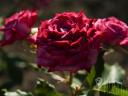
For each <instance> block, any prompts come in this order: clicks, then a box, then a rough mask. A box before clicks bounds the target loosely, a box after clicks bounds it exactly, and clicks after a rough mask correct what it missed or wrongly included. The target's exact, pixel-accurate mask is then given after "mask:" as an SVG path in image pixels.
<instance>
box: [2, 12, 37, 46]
mask: <svg viewBox="0 0 128 96" xmlns="http://www.w3.org/2000/svg"><path fill="white" fill-rule="evenodd" d="M36 19H37V13H36V12H35V11H30V10H24V11H21V12H19V13H15V14H14V15H12V16H11V17H9V18H6V19H5V25H4V26H3V27H2V28H0V31H3V39H2V40H0V46H3V45H7V44H10V43H13V42H14V41H16V40H22V39H25V38H27V36H28V35H29V33H30V30H31V27H32V26H33V25H34V24H35V21H36Z"/></svg>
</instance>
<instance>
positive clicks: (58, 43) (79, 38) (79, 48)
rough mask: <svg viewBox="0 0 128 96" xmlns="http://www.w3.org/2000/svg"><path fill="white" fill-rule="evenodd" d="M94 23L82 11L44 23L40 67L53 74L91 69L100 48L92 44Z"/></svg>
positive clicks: (41, 27)
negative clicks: (91, 32)
mask: <svg viewBox="0 0 128 96" xmlns="http://www.w3.org/2000/svg"><path fill="white" fill-rule="evenodd" d="M90 21H91V20H89V19H88V18H87V17H86V16H85V15H84V14H83V13H82V12H80V13H75V12H64V13H61V14H56V15H55V17H54V18H53V19H50V20H46V21H42V22H41V25H40V27H39V32H38V34H37V55H38V57H37V63H38V65H39V66H43V67H47V68H48V69H49V71H70V72H76V71H78V70H80V69H86V70H90V68H91V66H92V65H93V64H95V62H96V58H97V54H98V47H99V46H93V47H92V46H91V45H92V44H90V43H89V42H88V41H90V40H88V38H87V36H86V35H87V33H86V32H87V30H88V29H89V26H90ZM94 45H95V44H94Z"/></svg>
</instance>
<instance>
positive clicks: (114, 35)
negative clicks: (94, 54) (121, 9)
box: [94, 17, 128, 46]
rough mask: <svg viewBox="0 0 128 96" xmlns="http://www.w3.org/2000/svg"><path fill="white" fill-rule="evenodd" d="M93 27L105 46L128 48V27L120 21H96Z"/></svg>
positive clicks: (106, 19) (111, 18) (110, 19)
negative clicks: (98, 32)
mask: <svg viewBox="0 0 128 96" xmlns="http://www.w3.org/2000/svg"><path fill="white" fill-rule="evenodd" d="M94 25H95V28H96V30H98V31H100V32H101V33H100V34H101V35H102V39H103V42H104V43H105V44H108V45H118V46H120V45H124V46H125V45H126V46H128V26H127V24H125V23H124V22H122V21H121V20H118V19H117V18H115V17H109V18H104V19H98V20H97V21H96V22H95V24H94Z"/></svg>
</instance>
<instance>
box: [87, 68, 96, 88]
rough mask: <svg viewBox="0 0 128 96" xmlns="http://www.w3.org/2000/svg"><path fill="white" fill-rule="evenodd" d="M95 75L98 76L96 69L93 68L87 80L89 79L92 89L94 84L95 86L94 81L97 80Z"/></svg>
mask: <svg viewBox="0 0 128 96" xmlns="http://www.w3.org/2000/svg"><path fill="white" fill-rule="evenodd" d="M95 75H96V71H95V68H94V67H92V69H91V71H90V73H89V74H88V75H87V77H86V79H87V82H88V84H89V86H90V87H92V84H93V81H94V78H95Z"/></svg>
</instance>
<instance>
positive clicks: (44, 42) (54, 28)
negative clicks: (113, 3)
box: [0, 10, 128, 72]
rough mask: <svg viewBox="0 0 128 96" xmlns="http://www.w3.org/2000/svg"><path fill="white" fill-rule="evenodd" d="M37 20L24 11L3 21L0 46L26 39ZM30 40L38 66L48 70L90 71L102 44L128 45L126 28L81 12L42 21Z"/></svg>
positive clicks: (35, 15) (33, 13)
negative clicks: (34, 46)
mask: <svg viewBox="0 0 128 96" xmlns="http://www.w3.org/2000/svg"><path fill="white" fill-rule="evenodd" d="M36 18H37V13H36V12H35V11H29V10H27V11H21V12H19V13H16V14H14V15H13V16H11V17H10V18H7V19H5V25H4V26H3V27H1V28H0V31H2V32H3V33H4V38H3V39H2V40H0V46H3V45H7V44H10V43H13V42H14V41H16V40H22V39H26V40H29V39H27V38H31V37H32V36H30V35H29V33H30V29H31V28H32V26H33V25H34V23H35V21H36ZM32 39H33V40H32ZM31 41H33V43H34V44H36V45H37V64H38V66H40V67H47V68H48V70H49V71H70V72H76V71H78V70H81V69H84V70H87V71H89V70H90V69H91V67H92V66H93V65H94V64H95V63H96V60H97V56H98V53H99V52H100V49H101V48H102V47H103V46H102V45H104V44H106V45H112V46H128V26H127V24H125V23H124V22H122V21H121V20H118V19H117V18H115V17H109V18H103V19H101V18H99V19H98V18H97V19H95V18H88V17H87V16H86V15H85V14H84V13H83V12H63V13H59V14H56V15H55V16H54V17H53V18H52V19H49V20H45V21H41V24H40V26H39V27H38V31H37V33H35V35H33V38H31Z"/></svg>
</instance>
